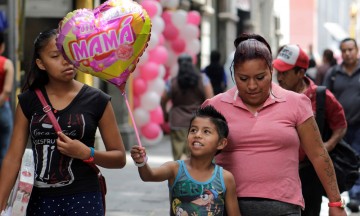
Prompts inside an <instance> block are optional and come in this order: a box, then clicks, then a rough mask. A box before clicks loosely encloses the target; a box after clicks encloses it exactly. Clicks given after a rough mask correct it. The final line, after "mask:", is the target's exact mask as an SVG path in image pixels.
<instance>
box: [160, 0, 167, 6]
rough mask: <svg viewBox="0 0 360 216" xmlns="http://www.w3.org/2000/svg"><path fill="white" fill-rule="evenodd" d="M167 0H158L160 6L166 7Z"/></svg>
mask: <svg viewBox="0 0 360 216" xmlns="http://www.w3.org/2000/svg"><path fill="white" fill-rule="evenodd" d="M167 2H168V0H160V4H161V6H163V7H166V6H167Z"/></svg>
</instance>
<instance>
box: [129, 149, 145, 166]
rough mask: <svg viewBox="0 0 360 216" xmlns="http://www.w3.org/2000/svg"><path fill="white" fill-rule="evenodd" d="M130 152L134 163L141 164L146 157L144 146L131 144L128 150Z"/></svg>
mask: <svg viewBox="0 0 360 216" xmlns="http://www.w3.org/2000/svg"><path fill="white" fill-rule="evenodd" d="M130 154H131V157H132V159H133V160H134V161H135V163H138V164H141V163H143V162H144V160H145V158H146V151H145V148H144V147H140V146H137V145H135V146H133V147H132V148H131V150H130Z"/></svg>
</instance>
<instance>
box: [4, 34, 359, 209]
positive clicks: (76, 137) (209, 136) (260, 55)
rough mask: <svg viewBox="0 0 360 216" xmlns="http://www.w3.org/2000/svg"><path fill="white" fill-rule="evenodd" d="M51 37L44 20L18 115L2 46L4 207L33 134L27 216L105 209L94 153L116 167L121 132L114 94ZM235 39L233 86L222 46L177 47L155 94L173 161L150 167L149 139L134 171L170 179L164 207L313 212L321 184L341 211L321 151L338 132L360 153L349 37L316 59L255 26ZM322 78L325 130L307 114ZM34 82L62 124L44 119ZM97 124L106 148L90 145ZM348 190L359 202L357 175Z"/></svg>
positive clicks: (353, 202)
mask: <svg viewBox="0 0 360 216" xmlns="http://www.w3.org/2000/svg"><path fill="white" fill-rule="evenodd" d="M0 36H1V35H0ZM56 36H57V34H56V30H54V29H52V30H47V31H44V32H41V33H40V34H39V35H38V37H37V38H36V40H35V42H34V52H33V59H32V62H31V67H30V68H29V70H28V71H27V73H26V81H25V84H24V86H23V88H22V91H21V94H19V95H18V96H17V97H18V99H19V103H18V105H17V106H16V110H15V115H14V116H15V118H14V119H15V120H14V121H13V120H12V118H13V117H12V116H11V113H12V112H11V108H10V105H9V104H10V103H9V95H10V94H11V92H12V91H13V86H12V83H13V76H14V67H13V63H12V62H11V61H10V60H9V59H6V58H5V57H2V56H0V69H1V70H0V111H1V112H0V129H1V130H0V132H1V134H0V142H1V158H0V159H1V172H0V186H1V187H0V210H4V209H5V208H6V205H7V201H8V198H9V195H10V192H11V189H12V188H13V185H14V184H15V181H16V177H17V174H18V171H19V169H20V166H21V158H22V155H23V154H24V151H25V148H26V146H27V144H28V139H29V138H30V144H31V147H32V150H33V151H34V158H35V161H36V163H35V181H34V188H33V190H32V194H31V197H30V200H29V204H28V207H27V215H55V214H56V215H75V214H80V215H86V214H87V213H89V212H90V213H91V215H104V208H105V206H103V204H102V200H101V199H102V196H101V192H100V190H99V182H98V178H97V176H96V173H95V172H94V171H93V169H92V167H91V165H90V164H96V165H99V166H101V167H104V168H117V169H121V168H123V167H124V166H125V165H126V154H125V148H124V143H123V141H122V137H121V134H120V131H119V130H118V127H117V122H116V118H115V114H114V111H113V108H112V104H111V97H110V96H109V95H107V94H106V93H104V92H102V91H101V90H98V89H96V88H93V87H91V86H88V85H86V84H83V83H81V82H79V81H77V80H76V79H74V78H75V75H76V70H75V69H74V66H73V65H71V64H69V63H68V62H67V61H66V59H65V58H64V57H63V55H62V54H61V52H60V51H59V50H58V49H57V47H56ZM234 46H235V51H234V54H233V58H232V61H231V66H230V73H231V81H233V83H234V85H233V86H232V85H230V84H228V83H229V81H230V80H229V79H228V75H227V72H226V70H225V69H224V67H223V65H222V64H221V63H220V60H221V56H220V53H219V52H218V51H215V50H214V51H212V52H211V55H210V59H211V61H210V64H209V65H208V66H207V67H205V68H204V69H203V70H202V71H200V70H198V69H197V68H196V66H195V65H194V64H193V62H192V57H191V56H190V55H187V54H182V55H180V56H179V58H178V65H179V71H178V73H177V75H176V76H175V77H172V78H171V79H169V80H168V81H167V85H166V86H167V87H166V90H165V91H164V94H163V96H162V100H161V105H162V107H163V111H164V116H165V119H166V120H167V121H169V124H170V129H171V130H170V140H171V147H172V154H173V159H174V160H173V161H169V162H166V163H164V164H163V165H161V166H160V167H154V168H152V167H150V166H149V165H148V164H147V159H148V156H149V155H147V154H146V148H145V147H143V146H133V147H132V148H131V150H130V153H131V157H132V159H133V161H134V163H135V165H136V166H137V167H138V172H139V175H140V178H141V179H142V180H143V181H167V182H168V186H169V203H170V210H169V213H170V215H214V216H215V215H228V216H238V215H243V216H244V215H245V216H248V215H249V216H253V215H270V216H272V215H274V216H277V215H279V216H280V215H292V216H296V215H299V216H300V215H305V216H315V215H319V214H320V209H321V202H322V196H323V194H326V196H327V197H328V199H329V204H328V205H329V215H331V216H335V215H336V216H342V215H346V211H345V209H344V205H345V203H344V200H343V199H342V197H341V194H340V191H339V187H338V184H337V181H336V175H335V170H334V166H333V163H332V160H331V158H330V156H329V152H331V151H332V150H333V149H334V148H335V146H336V144H337V143H338V142H339V140H340V139H345V140H346V141H347V142H348V143H349V144H350V145H351V146H352V147H353V148H354V149H355V150H356V151H357V152H359V153H360V128H359V126H360V113H359V112H358V111H359V110H360V96H359V95H360V94H359V92H360V85H359V80H360V61H359V60H358V47H357V43H356V41H355V40H354V39H351V38H346V39H344V40H343V41H341V42H340V50H341V53H342V60H343V61H342V62H341V63H340V64H337V63H336V61H335V59H334V57H333V52H332V51H331V50H328V49H327V50H324V53H323V60H322V61H323V62H322V64H321V65H320V66H316V64H315V61H314V59H312V57H311V56H310V55H308V54H306V52H305V51H304V50H303V48H301V47H300V46H298V45H296V44H287V45H284V46H282V47H281V49H280V50H279V51H278V53H277V54H276V57H275V59H274V58H273V52H272V50H271V48H270V45H269V43H268V42H267V41H266V40H265V39H264V38H263V37H262V36H261V35H258V34H250V33H244V34H241V35H239V36H238V37H237V38H236V39H235V40H234ZM3 51H4V42H3V39H2V37H0V53H3ZM309 68H313V69H314V68H315V72H314V71H311V73H309V71H310V70H309ZM274 73H276V77H277V82H278V84H277V83H275V82H274V81H273V74H274ZM310 74H311V75H310ZM319 85H324V86H326V87H327V90H326V94H325V95H326V104H325V106H326V113H325V116H326V121H327V124H328V126H329V128H330V130H331V134H330V135H329V136H327V137H325V136H324V135H323V134H321V133H320V131H319V129H318V126H317V122H316V118H315V117H316V114H317V113H316V106H317V104H316V89H317V88H318V86H319ZM37 89H38V90H40V91H41V92H42V94H44V96H45V98H46V101H47V103H48V104H49V105H50V108H51V111H52V112H53V113H54V115H55V117H56V119H57V121H58V123H59V125H60V126H61V128H62V132H59V133H57V132H56V131H55V130H54V125H51V123H50V120H49V119H48V117H47V113H46V112H44V110H43V106H42V104H41V102H40V100H39V99H38V98H37V95H36V94H35V90H37ZM169 101H171V107H170V108H168V106H167V105H168V102H169ZM85 107H86V109H84V108H85ZM5 112H7V113H8V114H6V115H3V114H4V113H5ZM12 123H14V124H12ZM3 128H6V129H3ZM97 129H99V131H100V134H101V138H102V140H103V141H104V144H105V148H106V150H104V151H100V150H97V149H95V147H94V142H95V132H96V130H97ZM10 137H11V139H10ZM5 153H6V154H5ZM150 157H151V155H150ZM349 197H350V202H349V203H347V207H348V208H349V209H350V210H351V211H352V212H358V211H359V205H360V179H359V180H358V181H357V182H356V184H355V185H354V186H353V187H352V188H351V190H350V191H349ZM69 200H72V201H69ZM50 211H51V212H50Z"/></svg>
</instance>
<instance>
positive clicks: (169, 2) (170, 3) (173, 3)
mask: <svg viewBox="0 0 360 216" xmlns="http://www.w3.org/2000/svg"><path fill="white" fill-rule="evenodd" d="M165 7H167V8H169V9H176V8H177V7H179V0H165Z"/></svg>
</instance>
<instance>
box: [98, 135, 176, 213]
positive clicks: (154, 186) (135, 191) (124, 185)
mask: <svg viewBox="0 0 360 216" xmlns="http://www.w3.org/2000/svg"><path fill="white" fill-rule="evenodd" d="M145 147H146V149H147V154H148V158H149V159H148V163H149V165H150V166H152V167H156V166H160V165H161V164H163V163H164V162H166V161H170V160H173V159H172V154H171V146H170V140H169V137H168V136H164V138H163V140H162V141H161V142H159V143H157V144H155V145H151V146H145ZM102 172H103V174H104V175H105V178H106V183H107V189H108V191H107V195H106V205H107V206H106V216H155V215H157V216H165V215H169V208H170V207H169V206H170V205H169V197H168V187H167V182H143V181H142V180H141V179H140V177H139V174H138V171H137V167H136V166H135V165H134V163H133V160H132V158H131V157H130V153H129V152H127V163H126V166H125V167H124V168H123V169H121V170H116V171H115V170H111V169H102Z"/></svg>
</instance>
